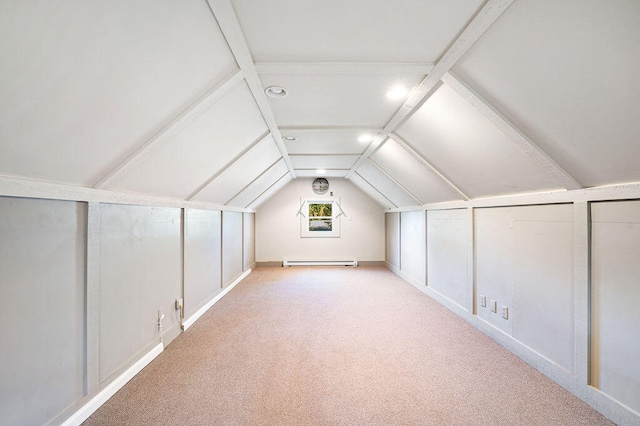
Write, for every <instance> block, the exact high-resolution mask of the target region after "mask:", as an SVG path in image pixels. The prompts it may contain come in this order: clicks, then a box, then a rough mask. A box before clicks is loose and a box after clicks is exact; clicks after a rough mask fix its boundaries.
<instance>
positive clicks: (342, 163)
mask: <svg viewBox="0 0 640 426" xmlns="http://www.w3.org/2000/svg"><path fill="white" fill-rule="evenodd" d="M638 46H640V3H639V2H638V1H637V0H610V1H606V2H604V1H601V0H566V1H563V2H557V1H552V0H515V1H512V0H488V1H482V0H473V1H472V0H460V1H456V2H451V1H447V0H396V1H393V2H391V1H382V0H350V1H349V2H344V1H338V0H326V1H322V2H300V1H299V0H272V1H269V2H266V1H259V0H208V1H205V0H185V1H182V2H179V3H175V2H169V1H156V0H153V1H152V0H139V1H136V2H125V3H116V4H112V3H109V4H106V3H104V2H102V3H101V2H97V1H92V0H91V1H79V0H76V1H72V0H69V1H67V2H65V5H64V7H60V6H59V5H52V4H50V3H47V2H37V3H34V2H1V3H0V56H1V57H2V58H3V61H2V62H3V65H2V67H0V154H1V155H0V176H10V177H22V178H28V179H32V180H39V181H45V182H56V183H63V184H68V185H76V186H84V187H93V188H100V189H106V190H117V191H123V192H131V193H140V194H150V195H157V196H164V197H172V198H178V199H184V200H197V201H204V202H211V203H216V204H222V205H228V206H234V207H243V208H244V207H249V208H253V207H256V206H257V205H259V204H260V203H261V202H263V201H264V200H265V199H267V198H268V197H269V196H271V195H272V194H273V193H275V192H277V191H278V190H279V189H280V188H282V186H284V185H286V184H287V183H288V182H290V181H291V179H294V178H296V177H313V176H320V175H322V176H325V177H328V178H330V179H343V178H346V179H349V180H350V181H351V182H352V183H353V184H354V185H356V186H358V187H359V188H361V189H362V190H363V191H365V192H366V193H367V194H369V195H370V196H371V197H372V198H374V199H375V200H377V201H378V202H379V203H380V204H381V205H383V206H385V207H387V208H394V207H406V206H414V205H422V204H430V203H437V202H444V201H453V200H465V199H473V198H478V197H490V196H501V195H509V194H517V193H525V192H538V191H549V190H559V189H560V190H561V189H576V188H581V187H585V186H599V185H609V184H615V183H623V182H635V181H640V142H638V141H640V120H638V118H637V117H640V85H638V84H636V82H635V77H636V76H637V75H639V74H640V54H639V50H638ZM272 85H275V86H282V87H285V88H286V89H287V90H288V93H289V94H288V96H287V97H284V98H278V99H275V98H270V97H267V96H266V95H265V93H264V89H265V88H266V87H268V86H272ZM396 85H403V86H404V87H406V88H407V89H409V90H413V92H410V93H408V94H406V95H404V96H402V97H400V98H398V99H389V98H387V97H386V93H387V92H388V91H389V90H390V89H391V88H393V87H395V86H396ZM363 135H368V136H367V137H365V138H364V139H361V137H362V136H363ZM283 136H284V137H294V138H296V140H295V141H289V140H286V139H284V140H283ZM318 169H323V171H322V172H319V171H318Z"/></svg>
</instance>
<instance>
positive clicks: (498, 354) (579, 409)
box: [85, 267, 613, 425]
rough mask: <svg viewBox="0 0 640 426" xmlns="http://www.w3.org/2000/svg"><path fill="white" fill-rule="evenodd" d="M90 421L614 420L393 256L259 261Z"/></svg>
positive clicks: (541, 422) (555, 422)
mask: <svg viewBox="0 0 640 426" xmlns="http://www.w3.org/2000/svg"><path fill="white" fill-rule="evenodd" d="M85 424H86V425H605V424H613V423H611V422H609V421H608V420H607V419H606V418H604V417H603V416H602V415H600V414H599V413H597V412H596V411H595V410H593V409H592V408H591V407H589V406H588V405H587V404H585V403H584V402H582V401H580V400H579V399H577V398H576V397H574V396H573V395H571V394H570V393H569V392H567V391H566V390H564V389H563V388H561V387H560V386H559V385H557V384H555V383H554V382H552V381H551V380H550V379H548V378H547V377H545V376H544V375H542V374H541V373H539V372H538V371H536V370H535V369H533V368H532V367H530V366H529V365H527V364H526V363H525V362H523V361H522V360H520V359H519V358H518V357H516V356H515V355H513V354H511V353H510V352H508V351H507V350H505V349H504V348H502V347H501V346H500V345H498V344H497V343H496V342H494V341H493V340H492V339H490V338H489V337H487V336H485V335H484V334H482V333H481V332H479V331H478V330H476V329H475V328H474V327H473V326H471V325H470V324H468V323H467V322H465V321H464V320H462V319H460V318H459V317H457V316H456V315H454V314H453V313H451V312H450V311H448V310H447V309H445V308H444V307H442V306H441V305H439V304H438V303H436V302H435V301H433V300H432V299H430V298H429V297H427V296H426V295H424V294H423V293H421V292H420V291H419V290H417V289H415V288H414V287H412V286H411V285H409V284H408V283H406V282H405V281H404V280H402V279H401V278H399V277H398V276H396V275H395V274H393V273H391V272H390V271H389V270H387V269H385V268H379V267H378V268H376V267H370V268H363V267H360V268H351V267H296V268H274V267H261V268H257V269H256V270H254V272H253V273H251V274H250V275H249V276H248V277H247V278H245V279H244V280H243V281H242V282H241V283H240V284H238V285H237V286H236V287H235V288H234V289H233V290H232V291H231V292H229V294H228V295H226V296H225V297H224V298H222V299H221V300H220V301H219V302H218V303H217V304H216V305H214V307H213V308H211V309H210V310H209V311H208V312H207V313H206V314H205V315H204V316H203V317H202V318H201V319H200V320H199V321H197V322H196V323H195V324H194V325H193V326H192V327H191V328H190V329H189V330H187V331H186V332H185V333H183V334H182V335H181V336H180V337H178V338H177V339H176V340H175V341H174V342H173V343H172V344H171V345H169V346H168V347H167V348H166V349H165V351H164V352H163V353H162V354H161V355H160V356H158V358H156V359H155V360H154V361H153V362H152V363H151V364H150V365H148V366H147V367H146V368H145V369H144V370H143V371H142V372H141V373H140V374H138V375H137V376H136V377H135V378H133V379H132V380H131V381H130V382H129V383H128V384H127V385H126V386H125V387H123V388H122V389H121V390H120V391H119V392H118V393H117V394H116V395H114V396H113V397H112V398H111V399H110V400H109V401H108V402H107V403H105V404H104V405H103V406H102V407H101V408H100V409H99V410H98V411H96V412H95V413H94V414H93V415H92V416H91V417H90V418H89V419H87V421H86V422H85Z"/></svg>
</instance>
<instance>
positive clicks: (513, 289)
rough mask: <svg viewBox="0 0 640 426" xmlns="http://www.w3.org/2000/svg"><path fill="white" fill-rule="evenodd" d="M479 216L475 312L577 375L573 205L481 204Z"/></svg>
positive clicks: (476, 227) (477, 213)
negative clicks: (482, 301)
mask: <svg viewBox="0 0 640 426" xmlns="http://www.w3.org/2000/svg"><path fill="white" fill-rule="evenodd" d="M475 221H476V222H475V230H476V291H477V294H476V297H477V298H479V297H480V295H484V296H486V299H487V306H486V307H482V306H480V304H479V302H478V301H476V314H477V315H478V317H479V318H482V319H483V320H484V321H486V322H488V323H490V324H491V325H493V326H494V327H496V328H499V329H500V330H502V331H504V332H505V333H507V334H509V335H512V336H513V337H514V338H515V339H516V340H518V341H520V342H522V343H524V344H525V345H527V346H528V347H529V348H531V349H532V350H534V351H535V352H537V353H539V354H540V355H542V356H544V357H545V358H547V359H549V360H550V361H552V362H554V363H556V364H558V365H560V366H562V367H563V368H564V369H566V370H567V371H568V372H570V373H571V374H573V365H574V363H573V358H574V354H573V321H574V313H573V206H572V205H571V204H558V205H547V206H521V207H503V208H492V209H477V210H476V214H475ZM491 299H493V300H495V301H496V304H497V310H498V311H497V312H495V313H494V312H492V311H491V309H490V304H491V303H490V301H491ZM476 300H477V299H476ZM503 306H506V307H507V310H508V312H507V318H506V319H505V318H503V317H502V310H501V308H502V307H503Z"/></svg>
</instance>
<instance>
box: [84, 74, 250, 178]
mask: <svg viewBox="0 0 640 426" xmlns="http://www.w3.org/2000/svg"><path fill="white" fill-rule="evenodd" d="M243 78H244V76H243V75H242V71H241V70H236V71H234V72H233V73H232V74H230V75H229V76H228V77H227V78H226V79H225V80H224V81H222V82H221V83H218V84H216V85H215V86H214V87H212V88H210V89H209V90H207V91H206V92H205V94H204V95H202V96H201V97H200V98H198V100H197V101H195V102H194V103H192V104H191V105H190V106H188V107H187V108H186V109H185V110H183V111H182V112H181V113H180V114H178V115H177V116H176V117H175V118H174V119H173V120H171V121H170V122H169V123H168V124H167V125H165V126H164V127H163V128H162V129H161V130H160V131H159V132H157V133H156V134H155V135H153V136H152V137H151V138H149V139H148V140H147V141H146V142H144V143H143V144H142V145H141V146H139V147H138V148H137V149H136V150H135V151H134V152H133V153H132V154H130V155H129V156H128V157H127V158H126V159H124V160H123V161H121V162H120V163H119V164H118V165H117V166H115V167H114V168H112V169H111V170H110V171H109V172H108V173H107V174H106V175H104V176H103V177H102V178H101V179H100V180H99V181H98V182H97V183H95V184H94V185H93V188H94V189H106V188H109V187H111V186H113V185H114V184H116V183H117V182H119V181H120V180H121V179H122V178H123V177H125V176H126V175H127V174H128V173H130V172H131V170H133V169H134V168H136V167H137V166H139V165H140V164H141V163H142V162H143V161H145V160H146V159H147V158H149V157H150V156H151V154H153V153H154V152H156V151H157V150H158V149H159V148H160V147H161V146H162V145H164V144H165V143H167V142H168V141H169V139H170V138H171V137H172V136H175V135H176V134H177V133H179V132H180V131H181V130H183V129H184V128H185V127H186V126H187V125H189V124H190V123H191V122H193V120H195V119H196V118H197V117H199V116H200V115H201V114H202V113H203V112H204V111H205V110H206V109H207V108H208V107H210V106H211V105H212V104H213V103H215V102H216V101H217V100H219V99H220V98H221V97H222V96H223V95H224V94H225V93H227V92H228V91H229V90H231V89H232V88H234V87H235V86H236V85H237V84H238V83H240V81H242V80H243Z"/></svg>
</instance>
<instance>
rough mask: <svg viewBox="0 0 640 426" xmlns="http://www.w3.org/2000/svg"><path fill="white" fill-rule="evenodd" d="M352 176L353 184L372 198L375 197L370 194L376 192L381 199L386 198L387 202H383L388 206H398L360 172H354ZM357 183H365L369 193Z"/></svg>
mask: <svg viewBox="0 0 640 426" xmlns="http://www.w3.org/2000/svg"><path fill="white" fill-rule="evenodd" d="M353 177H355V178H356V179H350V180H352V181H353V183H354V185H356V186H358V187H360V188H361V189H362V190H363V191H365V192H366V193H367V194H369V196H370V197H371V198H373V199H375V198H376V197H375V195H372V194H378V195H379V196H380V197H382V199H383V200H387V202H388V203H385V204H387V205H388V206H389V208H398V206H397V205H396V203H394V202H393V201H391V200H390V199H389V198H387V196H386V195H384V194H383V193H382V192H380V190H379V189H378V188H376V187H375V186H373V185H372V184H371V182H369V181H368V180H367V179H365V178H364V177H362V175H361V174H359V173H357V172H356V173H354V174H353ZM358 179H360V181H358ZM358 183H360V184H363V183H364V184H365V185H366V188H369V190H370V193H369V192H367V190H366V189H364V188H362V187H361V186H360V185H358Z"/></svg>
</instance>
